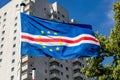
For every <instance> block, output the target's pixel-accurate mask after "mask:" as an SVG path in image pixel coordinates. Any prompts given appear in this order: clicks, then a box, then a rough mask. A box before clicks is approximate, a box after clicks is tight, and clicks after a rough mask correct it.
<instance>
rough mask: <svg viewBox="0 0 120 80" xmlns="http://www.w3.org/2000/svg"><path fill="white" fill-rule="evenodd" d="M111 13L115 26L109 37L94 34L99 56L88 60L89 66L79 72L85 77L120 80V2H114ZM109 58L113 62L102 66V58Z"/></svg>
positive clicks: (100, 79)
mask: <svg viewBox="0 0 120 80" xmlns="http://www.w3.org/2000/svg"><path fill="white" fill-rule="evenodd" d="M113 11H114V12H115V14H114V20H115V25H114V28H113V29H112V31H111V33H110V37H109V38H108V37H107V36H101V35H100V36H99V35H98V34H96V37H97V38H98V39H99V41H100V44H101V49H100V51H99V55H98V56H97V57H94V58H88V59H87V62H88V64H89V66H87V67H84V68H83V69H82V70H81V71H82V72H84V73H85V74H86V76H87V77H96V78H97V79H98V80H120V2H116V3H115V4H114V5H113ZM111 56H112V57H113V61H111V63H110V64H108V65H106V66H103V65H102V62H103V60H104V58H105V57H111Z"/></svg>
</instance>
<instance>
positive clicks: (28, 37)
mask: <svg viewBox="0 0 120 80" xmlns="http://www.w3.org/2000/svg"><path fill="white" fill-rule="evenodd" d="M21 38H22V39H27V40H30V41H35V42H65V43H71V44H74V43H78V42H80V41H82V40H91V41H94V42H99V41H98V40H96V39H94V38H92V37H86V36H85V37H81V38H79V39H77V40H68V39H60V38H51V39H46V38H42V37H41V38H33V37H30V36H25V35H22V36H21Z"/></svg>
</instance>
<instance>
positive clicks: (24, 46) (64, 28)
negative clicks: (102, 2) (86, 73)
mask: <svg viewBox="0 0 120 80" xmlns="http://www.w3.org/2000/svg"><path fill="white" fill-rule="evenodd" d="M99 49H100V44H99V41H98V40H97V39H96V38H95V36H94V32H93V31H92V27H91V25H85V24H70V23H61V22H55V21H51V20H46V19H41V18H38V17H35V16H32V15H27V14H25V13H21V54H22V55H24V54H26V55H32V56H48V57H53V58H57V59H72V58H80V57H94V56H97V55H98V51H99Z"/></svg>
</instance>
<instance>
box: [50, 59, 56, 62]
mask: <svg viewBox="0 0 120 80" xmlns="http://www.w3.org/2000/svg"><path fill="white" fill-rule="evenodd" d="M53 61H56V62H58V60H57V59H56V58H50V60H49V62H53Z"/></svg>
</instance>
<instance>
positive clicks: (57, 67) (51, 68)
mask: <svg viewBox="0 0 120 80" xmlns="http://www.w3.org/2000/svg"><path fill="white" fill-rule="evenodd" d="M54 69H57V70H60V68H59V66H57V65H53V66H50V70H54Z"/></svg>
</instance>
